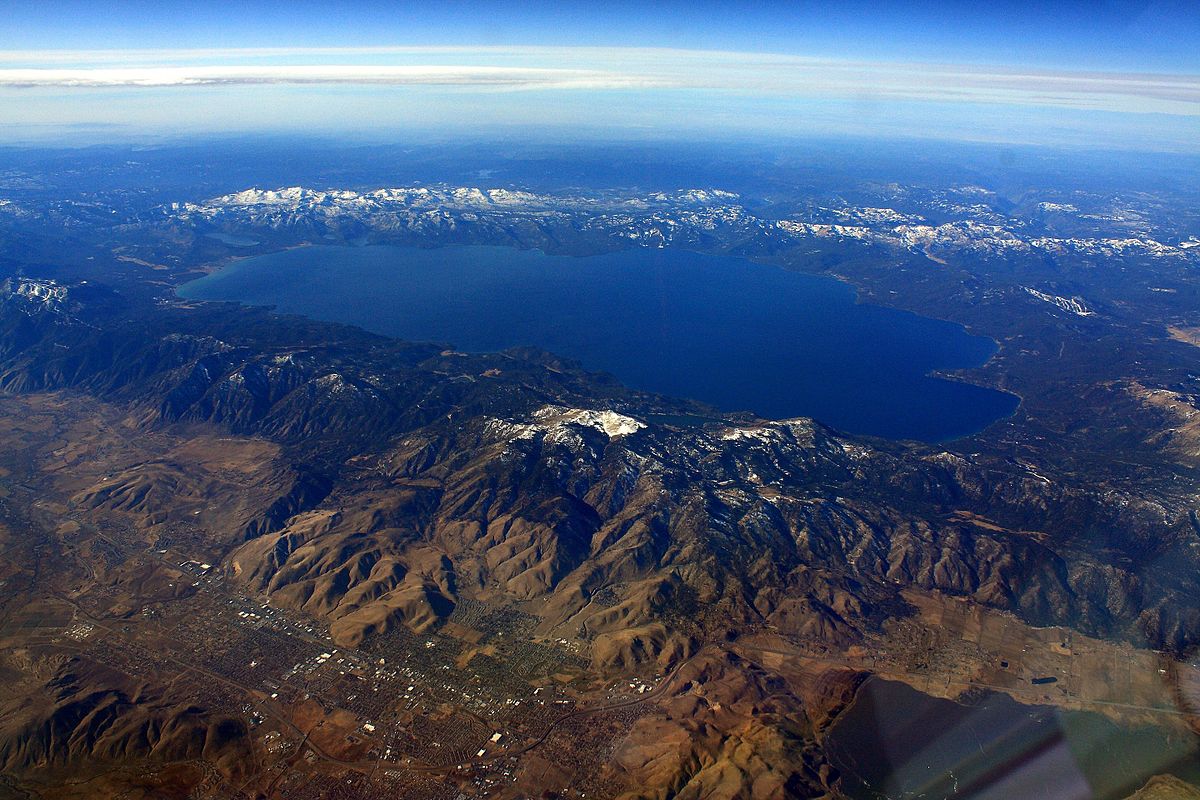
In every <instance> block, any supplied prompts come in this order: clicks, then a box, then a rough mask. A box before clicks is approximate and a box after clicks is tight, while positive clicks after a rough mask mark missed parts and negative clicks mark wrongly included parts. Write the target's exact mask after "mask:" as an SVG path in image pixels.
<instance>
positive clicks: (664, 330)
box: [179, 245, 1017, 441]
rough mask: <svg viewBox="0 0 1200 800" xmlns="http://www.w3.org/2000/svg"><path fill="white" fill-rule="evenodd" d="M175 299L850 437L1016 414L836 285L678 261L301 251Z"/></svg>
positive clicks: (191, 286) (969, 354) (721, 259)
mask: <svg viewBox="0 0 1200 800" xmlns="http://www.w3.org/2000/svg"><path fill="white" fill-rule="evenodd" d="M179 294H180V295H181V296H182V297H185V298H189V299H196V300H232V301H237V302H240V303H244V304H248V305H270V306H275V307H276V308H277V309H278V310H279V311H281V312H286V313H293V314H301V315H304V316H308V317H312V318H315V319H321V320H327V321H332V322H343V323H349V324H352V325H357V326H359V327H362V328H364V329H366V330H370V331H374V332H376V333H380V334H384V335H387V336H393V337H397V338H400V339H406V340H410V341H434V342H443V343H446V344H449V345H453V346H454V347H456V348H458V349H459V350H464V351H476V352H483V351H494V350H503V349H505V348H509V347H515V346H524V345H529V346H535V347H540V348H542V349H545V350H549V351H551V352H553V353H557V354H558V355H562V356H567V357H569V358H574V359H577V360H579V361H580V362H582V364H583V365H584V366H585V367H586V368H588V369H592V370H603V371H606V372H610V373H612V374H613V375H615V376H617V377H618V378H619V379H621V381H622V382H624V383H625V384H626V385H627V386H631V387H634V388H637V389H644V390H648V391H653V392H658V393H662V394H667V395H672V396H677V397H686V398H692V399H696V400H701V401H704V402H707V403H710V404H712V405H714V406H716V407H718V408H720V409H722V410H726V411H753V412H755V413H757V414H760V415H762V416H764V417H769V418H774V419H783V418H789V417H796V416H811V417H815V418H817V419H818V420H820V421H822V422H825V423H827V424H829V425H832V426H834V427H836V428H840V429H842V430H846V431H850V432H854V433H865V434H873V435H878V436H887V437H892V438H913V439H921V440H925V441H938V440H943V439H950V438H954V437H958V436H963V435H966V434H970V433H974V432H976V431H978V430H980V429H982V428H984V427H985V426H987V425H988V424H989V423H991V422H993V421H995V420H997V419H999V418H1001V417H1004V416H1007V415H1009V414H1011V413H1012V412H1013V410H1014V409H1015V408H1016V405H1017V398H1016V397H1015V396H1013V395H1010V394H1006V393H1003V392H998V391H994V390H992V389H987V388H982V387H978V386H973V385H970V384H967V383H962V382H959V381H953V380H945V379H941V378H937V377H934V376H932V375H930V372H931V371H934V370H952V369H958V368H967V367H973V366H977V365H979V364H982V363H983V362H984V361H986V360H987V358H988V357H989V356H990V355H991V354H992V352H993V351H994V349H995V344H994V342H992V341H991V340H990V339H986V338H983V337H979V336H973V335H970V334H968V333H967V332H966V330H964V329H963V328H962V327H961V326H959V325H956V324H953V323H950V322H944V321H940V320H935V319H929V318H926V317H920V316H917V315H914V314H909V313H906V312H902V311H896V310H893V309H888V308H883V307H879V306H872V305H865V304H858V303H856V302H855V294H854V291H853V289H851V288H850V287H849V286H846V285H845V284H843V283H841V282H839V281H836V280H833V279H830V278H823V277H815V276H811V275H804V274H800V273H796V272H790V271H787V270H783V269H779V268H776V267H770V266H763V265H759V264H754V263H751V262H749V261H747V260H744V259H740V258H734V257H726V256H711V255H701V254H697V253H692V252H688V251H683V250H671V249H632V250H625V251H621V252H617V253H609V254H605V255H598V256H587V257H569V256H551V255H545V254H544V253H541V252H539V251H533V250H517V249H514V248H508V247H483V246H455V247H444V248H439V249H420V248H412V247H393V246H383V245H373V246H369V247H345V246H319V247H303V248H297V249H293V250H287V251H282V252H278V253H272V254H269V255H262V256H254V257H250V258H246V259H242V260H239V261H236V262H234V263H233V264H232V265H230V266H228V267H226V268H224V269H222V270H220V271H217V272H214V273H212V274H210V275H207V276H205V277H203V278H200V279H198V280H196V281H192V282H191V283H188V284H186V285H185V286H182V287H180V289H179Z"/></svg>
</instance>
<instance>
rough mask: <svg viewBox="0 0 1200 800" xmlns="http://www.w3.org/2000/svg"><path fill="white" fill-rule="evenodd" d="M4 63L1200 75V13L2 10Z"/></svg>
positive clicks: (1032, 4)
mask: <svg viewBox="0 0 1200 800" xmlns="http://www.w3.org/2000/svg"><path fill="white" fill-rule="evenodd" d="M3 6H4V11H3V24H2V25H0V49H5V50H25V49H45V48H68V49H78V48H140V47H168V48H183V47H261V46H271V45H287V46H299V45H306V46H314V45H320V46H347V45H397V44H417V45H428V44H434V45H443V44H444V45H476V46H477V45H493V44H504V45H530V44H562V45H604V46H613V45H618V46H666V47H687V48H702V49H728V50H740V51H755V52H763V51H768V52H779V53H796V54H803V55H818V56H841V57H846V58H855V59H881V60H919V61H932V62H946V61H953V62H975V63H986V64H1009V65H1025V66H1042V67H1053V68H1076V69H1113V70H1121V71H1142V70H1146V71H1167V72H1183V73H1197V72H1200V3H1197V2H1196V0H1191V2H1153V1H1149V2H1148V1H1147V0H1088V1H1084V0H1042V1H1041V2H1037V1H1035V0H1026V1H1025V2H1012V1H1011V0H992V1H991V2H928V1H924V2H923V1H921V0H908V1H907V2H890V3H889V2H863V1H862V0H841V2H807V1H805V0H800V1H798V2H789V3H782V2H781V3H765V2H760V3H753V2H751V3H732V2H716V1H714V0H708V1H707V2H706V1H705V0H689V2H672V1H670V0H668V2H657V3H650V2H620V1H619V0H609V1H608V2H603V3H600V2H577V1H574V0H559V1H558V2H554V3H538V4H536V5H535V4H532V3H519V2H497V1H496V0H473V1H472V0H468V1H467V2H424V3H395V2H392V3H386V2H369V1H368V2H340V3H331V2H313V0H289V2H280V1H279V0H247V1H245V2H196V0H188V1H187V2H171V1H170V0H107V1H101V2H87V1H86V0H49V1H48V0H5V2H4V3H3Z"/></svg>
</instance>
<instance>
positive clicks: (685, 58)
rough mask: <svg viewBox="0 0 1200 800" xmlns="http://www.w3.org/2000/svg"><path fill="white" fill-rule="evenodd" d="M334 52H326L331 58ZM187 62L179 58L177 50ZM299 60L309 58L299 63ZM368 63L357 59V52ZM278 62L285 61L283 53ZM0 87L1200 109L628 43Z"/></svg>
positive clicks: (970, 73)
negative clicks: (558, 93) (618, 94)
mask: <svg viewBox="0 0 1200 800" xmlns="http://www.w3.org/2000/svg"><path fill="white" fill-rule="evenodd" d="M331 60H332V61H334V62H335V63H326V62H329V61H331ZM189 61H190V62H195V63H185V62H189ZM303 61H307V62H308V63H302V62H303ZM363 61H366V62H370V63H354V62H363ZM280 62H282V63H280ZM0 64H9V65H12V66H9V67H0V87H7V88H30V87H49V88H60V89H62V88H71V89H87V88H111V87H202V86H213V85H224V86H230V85H247V86H249V85H268V84H286V85H309V84H349V85H354V84H358V85H364V86H370V85H392V86H422V85H423V86H461V87H475V88H479V89H496V90H512V89H542V90H614V89H615V90H622V89H627V90H642V89H667V90H669V89H677V90H710V91H721V92H741V93H747V94H756V95H763V96H768V97H770V96H775V97H793V98H794V97H821V98H837V97H841V98H853V99H859V100H862V99H865V100H870V99H902V100H917V101H932V102H949V103H956V102H974V103H993V104H1006V105H1027V106H1041V107H1063V108H1073V109H1086V110H1101V111H1113V112H1138V113H1161V114H1173V115H1184V116H1200V76H1194V75H1155V74H1136V73H1095V72H1067V71H1047V70H1015V69H1006V68H987V67H981V66H977V65H955V64H899V63H873V62H861V61H838V60H832V59H812V58H803V57H798V56H782V55H769V54H756V53H728V52H711V51H689V50H655V49H635V48H628V49H627V48H558V47H530V48H345V49H338V48H313V49H283V48H280V49H265V50H224V51H175V52H169V51H144V52H139V51H107V52H106V51H91V52H88V51H79V52H69V51H65V52H46V53H41V54H39V53H32V52H12V51H10V52H0Z"/></svg>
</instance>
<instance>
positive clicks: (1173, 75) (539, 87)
mask: <svg viewBox="0 0 1200 800" xmlns="http://www.w3.org/2000/svg"><path fill="white" fill-rule="evenodd" d="M4 6H5V9H4V17H5V19H4V24H3V25H2V26H0V142H4V141H18V140H22V139H28V138H31V137H34V138H36V137H39V136H46V137H52V138H53V137H56V136H57V137H70V136H77V137H87V136H90V137H93V138H94V137H101V138H103V137H116V138H119V137H122V136H137V135H170V134H175V135H188V136H195V135H201V134H204V133H228V132H273V131H279V132H309V133H316V134H328V135H334V136H356V137H363V138H368V139H369V138H376V139H387V138H389V137H401V136H409V135H414V134H416V133H425V134H430V133H437V132H440V133H442V134H443V135H457V134H467V133H470V134H472V135H484V136H486V135H487V134H488V132H501V131H503V132H508V133H509V134H511V133H513V132H521V131H530V132H537V133H538V134H540V135H551V134H553V135H557V136H566V137H570V136H572V135H578V136H599V137H605V136H608V137H613V138H638V137H661V138H669V137H672V136H681V135H686V136H692V137H695V136H704V137H712V138H719V137H730V136H732V137H737V136H750V135H754V136H789V137H791V136H797V137H802V136H805V135H810V134H811V135H820V136H828V135H838V134H846V135H873V136H888V137H915V138H935V139H936V138H945V139H956V140H972V141H1007V142H1013V143H1021V144H1050V145H1093V146H1094V145H1099V146H1106V147H1108V146H1111V147H1123V148H1134V149H1136V148H1144V149H1150V150H1167V151H1186V152H1197V151H1198V150H1200V46H1198V44H1197V43H1198V42H1200V7H1198V4H1197V2H1196V0H1192V2H1187V3H1183V2H1138V1H1136V0H1091V1H1090V2H1066V1H1065V0H1045V1H1044V2H1039V3H1030V2H1020V3H1018V2H1006V1H1005V0H994V1H993V2H989V3H966V2H961V3H953V2H940V3H935V2H917V1H916V0H910V1H909V2H894V3H888V2H882V1H880V2H873V3H866V2H858V0H843V2H840V3H828V2H822V3H812V2H805V1H804V0H797V1H796V2H789V3H747V2H743V3H729V2H705V1H704V0H692V2H688V3H681V2H671V1H670V0H668V1H667V2H659V3H647V2H639V3H623V2H619V1H615V0H610V2H606V3H582V2H571V0H560V2H556V3H553V4H538V5H537V6H535V5H534V4H530V3H512V2H484V1H482V0H479V1H476V2H472V0H464V1H463V2H456V3H423V4H416V3H396V2H390V3H383V2H341V3H324V2H306V0H292V2H286V3H283V2H265V1H263V0H245V1H244V2H238V3H216V2H210V3H196V2H188V3H172V2H169V0H158V2H143V0H121V1H120V2H85V1H84V0H58V1H57V2H46V1H45V0H42V1H41V2H36V3H34V2H27V0H6V2H5V4H4ZM539 6H540V7H539Z"/></svg>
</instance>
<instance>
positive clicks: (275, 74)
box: [0, 64, 662, 89]
mask: <svg viewBox="0 0 1200 800" xmlns="http://www.w3.org/2000/svg"><path fill="white" fill-rule="evenodd" d="M254 84H367V85H369V84H385V85H402V86H484V87H501V88H541V89H600V88H603V89H611V88H644V87H649V86H655V85H662V84H661V82H655V81H653V80H651V79H646V78H641V77H638V76H636V75H620V74H614V73H607V72H600V71H593V70H579V69H554V68H527V67H504V66H444V65H390V66H386V65H385V66H371V65H358V64H353V65H228V66H226V65H222V66H186V67H162V66H156V67H102V68H91V67H88V68H71V69H63V68H54V69H27V68H21V69H0V86H7V87H10V88H31V87H56V88H111V87H187V86H227V85H254Z"/></svg>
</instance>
